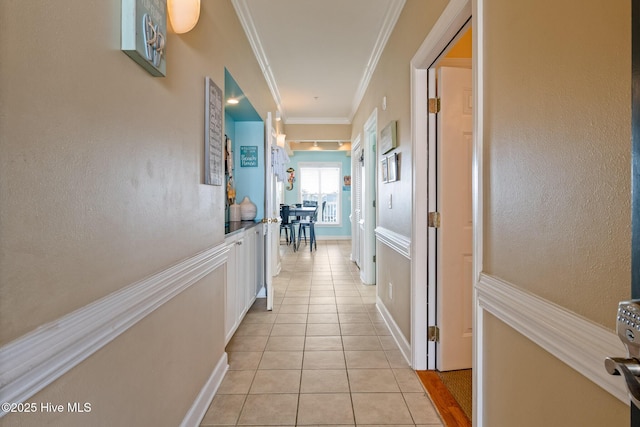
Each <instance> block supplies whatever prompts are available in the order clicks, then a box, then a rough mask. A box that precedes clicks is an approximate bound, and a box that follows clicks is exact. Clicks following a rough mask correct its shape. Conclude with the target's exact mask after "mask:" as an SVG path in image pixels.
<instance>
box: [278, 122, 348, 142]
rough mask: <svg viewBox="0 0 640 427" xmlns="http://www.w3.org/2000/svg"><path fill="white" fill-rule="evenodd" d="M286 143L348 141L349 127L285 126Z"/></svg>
mask: <svg viewBox="0 0 640 427" xmlns="http://www.w3.org/2000/svg"><path fill="white" fill-rule="evenodd" d="M284 133H285V134H286V135H287V138H286V139H287V141H316V140H318V141H322V140H325V141H350V140H351V125H285V127H284Z"/></svg>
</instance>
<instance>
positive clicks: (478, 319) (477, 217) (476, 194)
mask: <svg viewBox="0 0 640 427" xmlns="http://www.w3.org/2000/svg"><path fill="white" fill-rule="evenodd" d="M471 27H472V29H473V40H472V55H471V56H472V70H473V71H472V78H473V85H472V86H473V112H474V114H473V160H472V161H473V171H472V178H471V179H472V184H471V185H472V187H471V188H472V190H471V191H472V198H473V199H472V202H471V203H472V211H473V255H472V257H473V267H472V268H473V277H474V281H475V282H476V283H477V281H478V280H479V279H480V273H481V272H482V268H483V252H482V250H483V249H482V248H483V243H482V242H483V235H484V222H483V221H484V219H483V218H484V217H483V213H482V212H483V209H484V207H483V200H484V191H483V188H484V187H483V179H482V174H483V172H482V171H483V165H484V158H483V152H484V151H483V146H484V142H483V141H484V49H483V46H484V2H483V0H471ZM473 298H474V300H473V316H474V321H475V324H474V326H473V362H472V371H471V372H472V383H473V389H472V397H471V399H472V401H473V402H474V405H473V415H472V418H473V419H472V420H471V422H472V424H473V425H475V426H478V427H483V426H484V408H485V400H484V393H481V392H480V391H481V390H484V356H483V351H482V346H483V343H484V310H482V309H481V308H480V307H479V305H478V294H477V289H475V283H474V292H473Z"/></svg>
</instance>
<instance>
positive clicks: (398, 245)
mask: <svg viewBox="0 0 640 427" xmlns="http://www.w3.org/2000/svg"><path fill="white" fill-rule="evenodd" d="M375 232H376V239H377V240H378V241H379V242H380V243H383V244H385V245H386V246H388V247H390V248H391V249H393V250H394V251H396V252H398V253H399V254H400V255H403V256H404V257H405V258H407V259H408V260H411V239H410V238H408V237H407V236H403V235H402V234H399V233H396V232H395V231H391V230H389V229H387V228H384V227H376V229H375Z"/></svg>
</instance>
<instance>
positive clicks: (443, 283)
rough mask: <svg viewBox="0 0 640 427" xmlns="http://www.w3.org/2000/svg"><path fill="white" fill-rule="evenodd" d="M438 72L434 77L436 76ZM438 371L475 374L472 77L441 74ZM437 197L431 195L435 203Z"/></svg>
mask: <svg viewBox="0 0 640 427" xmlns="http://www.w3.org/2000/svg"><path fill="white" fill-rule="evenodd" d="M433 72H434V71H433V69H432V70H430V73H433ZM435 86H436V87H437V91H438V93H437V98H439V99H440V107H439V108H440V111H439V112H438V113H437V114H436V121H437V124H436V132H437V135H436V141H437V142H436V151H437V154H436V156H435V157H436V163H437V164H436V171H437V172H436V173H437V183H436V192H437V196H436V203H437V211H438V212H439V214H440V218H439V222H440V224H439V227H438V228H437V232H436V283H437V285H436V294H437V295H436V301H437V309H436V311H437V315H436V317H437V326H438V329H439V337H438V342H437V344H436V368H437V369H438V370H439V371H450V370H456V369H469V368H471V365H472V348H473V329H472V326H473V324H472V322H473V320H472V319H473V309H472V300H473V263H472V261H473V257H472V252H473V251H472V247H473V220H472V219H473V211H472V175H471V174H472V159H473V120H472V117H473V115H472V105H473V99H472V73H471V69H469V68H453V67H440V68H438V71H437V84H436V85H435ZM431 198H432V197H431V196H430V199H431Z"/></svg>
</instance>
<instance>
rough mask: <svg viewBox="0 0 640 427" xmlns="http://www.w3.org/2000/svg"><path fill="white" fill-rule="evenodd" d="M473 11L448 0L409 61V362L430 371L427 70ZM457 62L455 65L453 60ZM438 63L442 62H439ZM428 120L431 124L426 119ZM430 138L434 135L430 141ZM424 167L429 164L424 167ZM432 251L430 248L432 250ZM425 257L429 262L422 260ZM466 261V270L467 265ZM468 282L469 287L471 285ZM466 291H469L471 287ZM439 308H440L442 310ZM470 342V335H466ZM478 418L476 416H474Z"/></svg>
mask: <svg viewBox="0 0 640 427" xmlns="http://www.w3.org/2000/svg"><path fill="white" fill-rule="evenodd" d="M471 12H472V1H471V0H452V1H451V2H449V4H448V5H447V7H446V9H445V11H444V12H443V14H442V15H441V17H440V19H439V21H438V22H437V23H436V25H434V27H433V30H432V31H431V32H430V33H429V34H428V35H427V38H426V39H425V41H424V42H423V44H422V45H421V47H420V48H419V49H418V51H417V52H416V54H415V55H414V57H413V59H412V61H411V87H412V101H411V102H412V152H413V156H414V158H413V159H412V169H413V182H414V205H413V215H412V226H413V227H412V236H411V241H412V258H413V259H414V261H413V262H412V267H411V268H412V271H411V273H412V274H411V277H412V278H411V283H412V319H411V321H412V324H411V328H412V342H411V346H412V348H411V351H412V365H413V367H414V369H416V370H427V369H429V370H435V369H436V368H437V366H436V364H437V358H436V357H435V355H436V353H437V350H438V349H437V344H436V341H435V340H436V339H437V338H436V336H434V335H435V334H434V335H431V336H429V334H428V330H427V325H430V326H438V318H437V316H438V308H439V307H438V306H437V299H438V294H437V288H436V287H435V286H425V283H432V284H433V283H436V282H437V280H438V276H437V275H438V269H437V265H436V264H437V262H436V258H435V257H430V256H429V255H430V251H429V247H430V246H431V247H432V248H435V247H436V245H437V243H438V241H437V232H436V231H435V229H433V228H428V227H426V224H425V223H426V222H427V213H428V212H435V211H436V208H437V203H436V198H431V199H430V198H429V194H430V191H432V192H433V193H432V194H434V193H435V190H436V189H437V184H436V180H435V179H434V178H435V177H434V176H432V177H431V179H430V173H434V172H436V173H437V167H436V166H437V163H436V156H429V153H428V151H427V146H428V141H429V132H434V137H435V132H436V118H435V116H433V117H431V118H429V119H427V118H428V117H429V116H430V115H429V110H428V105H429V102H428V97H429V96H428V89H429V86H432V87H435V86H434V85H435V83H436V79H435V75H436V73H435V72H432V81H430V79H429V74H430V72H429V70H430V69H431V68H433V67H436V65H438V64H437V63H438V62H440V61H442V60H443V58H444V55H446V54H447V53H449V52H451V51H452V47H453V45H454V44H455V42H457V41H458V40H459V38H460V37H461V35H462V34H463V32H462V31H461V29H463V28H464V29H465V30H466V29H468V27H465V26H470V24H471V22H472V19H471ZM476 13H477V14H478V16H479V15H480V14H481V11H480V10H476ZM473 23H474V25H475V23H477V16H476V17H474V19H473ZM475 38H476V37H474V40H473V48H472V50H473V55H472V56H473V58H471V56H469V55H468V57H467V58H465V59H464V62H466V66H467V67H468V66H469V65H468V64H470V63H473V64H474V67H475V65H476V64H479V63H480V62H479V57H476V53H477V52H478V50H477V43H478V41H477V40H475ZM449 61H450V62H451V63H450V64H446V65H447V66H449V65H454V66H456V67H457V66H459V65H460V64H461V63H462V62H463V59H460V58H458V59H455V60H453V58H451V59H449ZM456 62H457V63H458V64H456ZM439 65H443V64H439ZM479 73H481V68H478V69H475V70H473V72H472V77H473V80H474V81H477V80H476V79H478V78H479ZM480 95H481V88H479V87H474V88H473V91H472V95H471V96H470V98H469V102H471V104H472V105H473V107H474V108H473V112H472V114H471V117H472V129H473V134H472V138H470V140H469V139H468V141H470V144H471V156H472V165H473V169H472V171H469V170H468V169H466V168H465V170H466V171H467V172H469V173H470V176H471V177H472V187H471V193H472V195H473V196H472V197H473V199H472V215H471V217H472V218H473V221H472V222H473V224H474V225H475V224H478V223H481V221H479V219H480V214H481V212H480V210H479V208H478V206H479V205H478V200H479V185H478V184H479V178H480V166H481V162H480V161H479V160H480V156H478V153H479V151H478V150H479V142H480V141H479V139H478V138H477V137H476V135H481V132H478V129H479V123H480V121H479V120H478V119H479V118H480V117H479V114H481V110H477V109H476V108H475V107H476V106H477V105H478V101H479V99H480ZM428 121H432V122H433V123H428ZM434 140H435V139H434ZM424 165H428V168H425V167H424ZM480 234H481V230H480V229H474V230H473V242H472V251H471V253H472V257H471V258H470V259H469V262H468V263H467V267H468V273H469V276H470V277H471V281H472V284H473V281H474V280H475V279H474V278H476V277H477V272H478V271H480V269H481V251H480V250H479V248H480V246H479V245H478V243H479V241H480V239H479V237H480ZM432 252H433V250H432ZM425 261H429V263H428V262H425ZM469 264H471V265H470V268H469ZM472 284H471V286H472ZM470 289H473V288H472V287H470ZM467 295H468V298H469V299H470V302H471V307H473V306H474V304H475V302H474V301H475V300H474V296H473V293H472V292H471V293H470V294H467ZM443 309H444V308H443V307H442V308H441V311H442V310H443ZM473 316H474V314H473V308H471V310H469V313H468V318H467V320H466V321H465V323H466V324H467V325H468V324H470V323H471V322H472V320H473ZM471 338H472V339H473V340H475V336H473V337H471ZM474 348H475V347H474V346H473V343H472V345H471V349H472V351H473V349H474ZM477 357H478V355H474V354H472V355H471V361H472V364H475V363H476V360H477ZM480 374H481V372H478V371H477V370H475V369H474V370H473V376H474V377H473V390H474V393H473V395H474V399H473V400H474V404H475V405H474V406H475V407H476V408H478V406H479V405H481V404H482V403H481V402H480V400H478V399H476V393H475V390H477V388H478V387H481V378H480V376H481V375H480ZM474 415H475V416H474V417H473V418H475V419H476V420H477V414H474Z"/></svg>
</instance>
